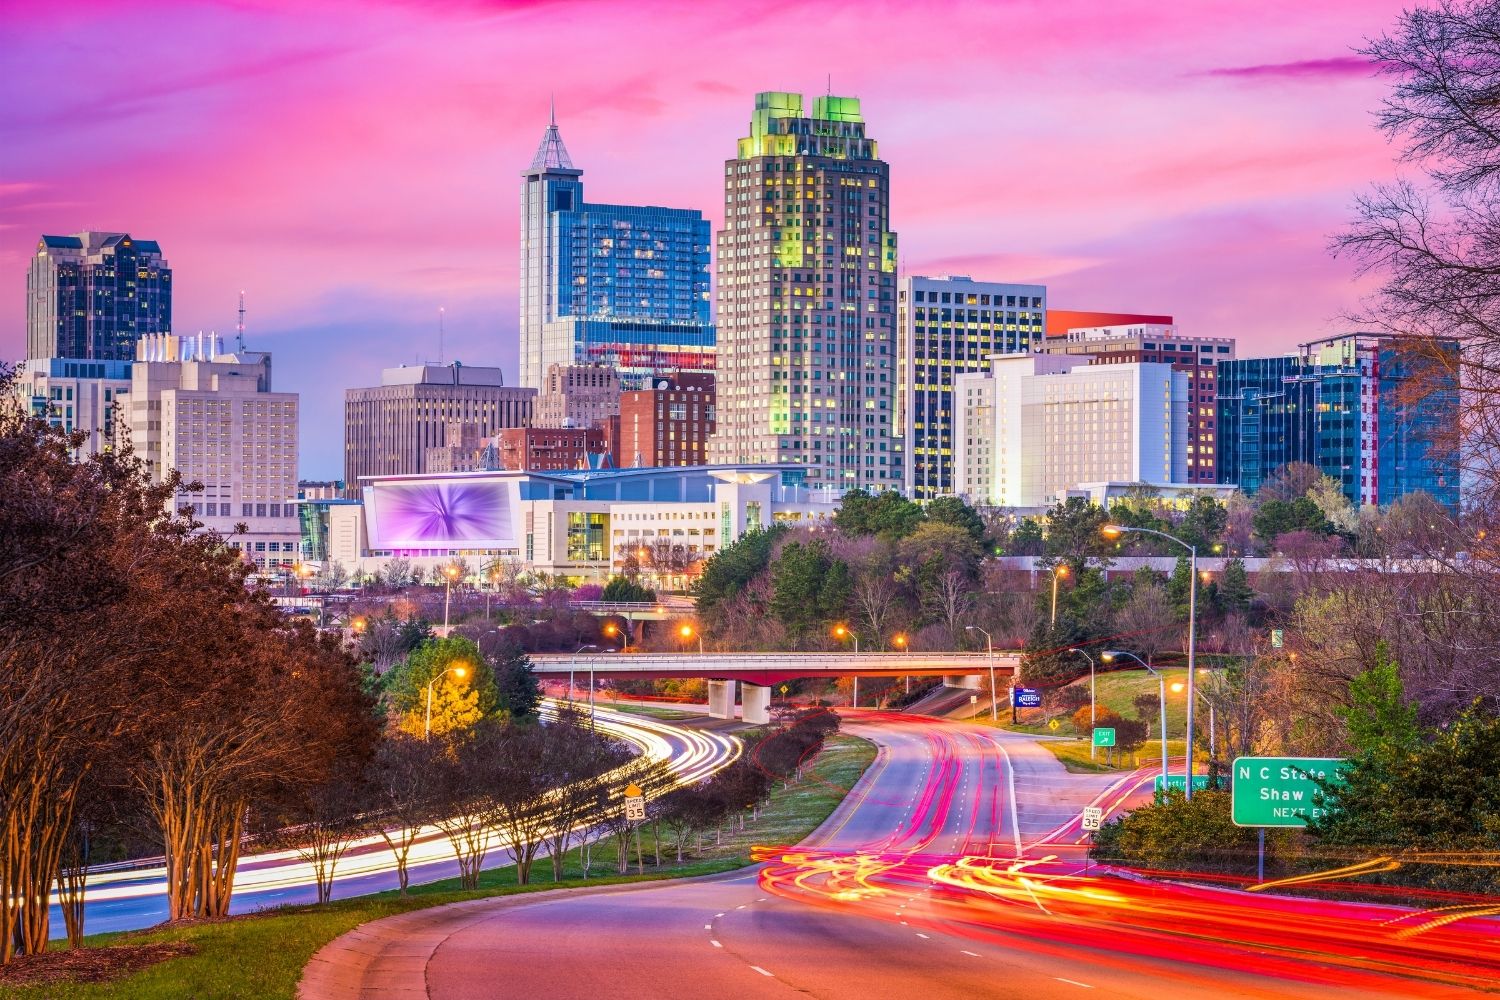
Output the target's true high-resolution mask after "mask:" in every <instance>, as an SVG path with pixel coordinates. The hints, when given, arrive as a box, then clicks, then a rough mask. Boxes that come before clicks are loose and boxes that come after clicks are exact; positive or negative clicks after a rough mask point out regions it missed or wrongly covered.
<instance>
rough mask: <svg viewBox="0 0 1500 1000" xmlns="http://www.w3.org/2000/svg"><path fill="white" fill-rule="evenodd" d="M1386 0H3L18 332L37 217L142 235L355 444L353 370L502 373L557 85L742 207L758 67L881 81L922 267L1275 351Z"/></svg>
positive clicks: (645, 149) (1336, 212)
mask: <svg viewBox="0 0 1500 1000" xmlns="http://www.w3.org/2000/svg"><path fill="white" fill-rule="evenodd" d="M1402 6H1403V4H1402V3H1400V2H1396V0H1320V2H1317V3H1308V2H1307V0H1297V2H1285V0H1246V2H1238V3H1222V2H1199V3H1194V2H1187V3H1162V2H1160V0H1154V2H1137V0H1107V2H1106V0H1100V2H1094V3H1085V2H1071V0H1035V2H1029V0H1028V2H995V3H967V4H951V5H949V4H936V3H933V4H921V3H911V2H908V3H876V2H869V0H864V2H858V3H855V2H847V3H846V2H828V3H816V4H812V3H776V2H769V0H768V2H760V3H743V2H735V3H718V2H710V0H702V2H697V3H673V2H640V3H629V4H625V3H605V2H598V0H595V2H586V0H572V2H570V0H553V2H545V0H543V2H514V3H504V2H495V3H486V2H481V0H472V2H459V0H455V2H451V3H442V2H421V0H410V2H380V0H362V2H358V3H353V2H351V3H326V2H319V0H303V2H287V3H279V2H269V0H266V2H261V0H239V2H226V3H218V4H214V3H185V2H176V0H152V2H150V3H134V2H131V0H108V2H103V3H94V4H70V5H66V6H63V5H60V4H56V3H28V2H21V0H0V18H3V21H4V23H5V30H4V31H3V32H0V66H3V67H4V71H5V76H6V82H7V87H6V89H7V94H8V99H7V100H6V101H5V102H3V103H0V150H3V152H0V288H6V289H9V291H8V293H6V294H5V295H4V296H3V299H0V301H3V302H4V303H5V304H6V305H5V307H4V309H3V310H0V357H7V358H19V357H21V356H22V355H23V354H24V351H25V297H24V292H25V283H26V268H27V261H28V258H29V256H30V254H31V252H32V249H33V246H34V244H35V242H36V239H37V237H38V236H39V235H40V234H41V233H44V232H46V233H73V232H77V231H79V230H81V229H84V228H97V229H113V230H123V231H128V232H131V233H133V234H134V235H135V236H137V237H141V238H147V239H156V240H159V241H160V242H161V245H162V248H163V251H164V252H165V254H166V256H167V258H168V260H169V261H170V263H171V265H172V268H173V270H174V279H173V282H174V285H175V286H176V290H175V294H174V311H175V325H176V332H178V333H193V332H197V331H198V330H212V329H217V330H218V331H219V332H220V333H221V334H225V335H226V336H228V335H232V333H233V327H234V323H235V307H236V300H237V297H238V294H239V292H240V290H241V289H244V290H245V292H246V297H247V301H248V306H249V315H248V328H249V337H248V341H249V345H250V346H251V347H252V348H255V349H262V350H270V351H272V352H274V355H275V370H276V387H277V388H278V389H284V390H293V391H297V392H300V393H301V394H302V413H303V418H302V453H303V462H302V469H301V473H302V475H303V477H304V478H334V477H337V476H339V475H341V474H342V425H343V418H342V412H343V390H344V388H346V387H348V386H354V385H368V384H375V383H376V382H378V379H379V371H380V369H381V368H382V367H387V366H394V365H396V364H399V363H401V362H403V361H406V362H410V361H412V360H414V359H416V358H418V357H421V358H424V359H427V358H433V359H435V358H436V356H437V353H438V346H437V335H436V330H437V314H438V308H439V307H440V306H441V307H444V309H445V310H446V313H445V315H446V327H447V357H448V359H449V360H452V359H453V358H458V359H460V360H462V361H464V362H465V363H467V364H496V363H498V364H500V365H501V366H502V367H504V369H505V371H506V376H507V379H508V380H509V379H512V378H513V377H514V373H515V371H516V326H517V316H516V279H517V268H518V264H517V242H518V235H517V201H518V191H519V184H520V177H519V173H520V171H521V169H522V168H523V167H525V166H526V164H527V163H528V162H529V161H530V159H531V156H532V153H533V151H534V150H535V148H536V145H537V142H538V140H539V139H540V137H541V133H542V130H543V128H544V127H545V125H546V122H547V104H548V98H549V95H550V94H554V93H555V95H556V101H557V115H558V122H559V124H560V126H561V129H562V135H563V138H564V140H565V142H566V143H567V145H568V149H569V151H570V152H571V154H572V157H573V160H574V162H575V164H576V165H577V166H579V167H581V168H583V170H584V171H585V173H584V184H585V191H586V196H587V198H588V199H589V200H590V201H599V202H630V203H644V204H660V205H670V206H674V207H688V208H697V209H701V210H703V211H704V212H705V213H706V214H708V215H709V216H710V217H711V218H713V219H715V220H716V223H717V220H718V219H719V217H720V215H721V202H722V198H723V194H722V190H721V173H722V163H723V161H724V159H725V158H727V157H729V156H731V155H733V152H734V146H735V139H736V138H737V137H738V136H740V135H742V134H743V133H744V131H745V129H746V125H747V122H748V120H749V117H750V111H751V106H752V101H753V95H754V93H755V92H756V91H758V90H793V91H803V92H807V93H818V92H822V91H823V90H824V89H825V88H826V87H827V86H828V79H829V77H830V76H831V78H832V87H833V92H834V93H837V94H846V95H852V96H857V97H860V98H861V99H862V100H863V103H864V113H865V119H866V121H867V122H868V129H869V133H870V134H871V135H872V136H873V137H874V138H876V139H877V140H879V142H880V149H881V154H882V156H883V157H884V158H885V159H886V160H887V161H888V162H889V163H890V164H891V177H892V186H893V191H894V194H893V205H892V220H893V225H894V227H895V228H896V230H897V232H898V233H899V234H900V247H901V258H902V268H903V271H905V272H907V273H925V274H937V273H960V274H970V275H972V276H974V277H976V278H982V279H989V280H997V281H1040V282H1045V283H1046V284H1047V285H1048V286H1049V293H1050V298H1051V302H1052V304H1053V305H1055V306H1057V307H1060V308H1077V309H1110V310H1119V311H1139V312H1154V313H1172V314H1174V315H1175V316H1176V317H1177V319H1178V321H1179V323H1180V324H1181V325H1182V327H1183V329H1184V330H1185V332H1188V333H1194V334H1205V335H1213V336H1233V337H1236V338H1238V339H1239V342H1240V352H1241V354H1242V355H1245V354H1257V353H1275V352H1279V351H1282V350H1285V349H1287V348H1289V347H1291V346H1292V345H1294V344H1296V343H1297V342H1299V341H1302V340H1307V339H1311V338H1314V337H1318V336H1326V335H1327V334H1329V333H1332V332H1334V331H1337V330H1339V329H1342V328H1343V326H1344V324H1342V322H1341V321H1340V316H1341V314H1342V312H1343V311H1345V310H1347V309H1350V308H1352V307H1353V306H1354V305H1355V303H1356V301H1357V298H1358V294H1359V287H1358V286H1357V285H1356V284H1355V283H1354V282H1353V280H1352V274H1351V271H1350V269H1349V267H1348V265H1347V264H1345V263H1344V262H1342V261H1338V260H1335V259H1333V258H1331V257H1330V256H1329V255H1328V253H1327V251H1326V246H1327V240H1328V236H1329V234H1330V233H1331V232H1332V231H1334V230H1336V229H1337V228H1338V227H1339V225H1340V224H1341V222H1342V220H1343V219H1345V218H1346V216H1347V214H1348V211H1349V205H1350V203H1351V201H1352V198H1353V196H1354V195H1355V193H1356V192H1357V191H1359V190H1360V189H1362V188H1363V187H1365V186H1366V185H1367V184H1368V183H1370V182H1371V181H1374V180H1379V179H1384V178H1388V177H1390V176H1392V175H1393V174H1394V173H1395V170H1396V167H1395V165H1394V164H1393V162H1392V154H1391V150H1390V149H1389V147H1388V146H1387V145H1386V143H1385V141H1384V140H1383V139H1382V137H1381V136H1380V135H1379V134H1377V133H1376V132H1375V131H1374V129H1373V127H1372V117H1371V112H1372V111H1373V110H1374V109H1375V108H1376V106H1377V104H1378V102H1379V100H1380V98H1381V96H1382V94H1383V92H1384V89H1385V84H1384V83H1383V82H1382V81H1381V80H1380V79H1378V78H1376V77H1374V76H1373V75H1372V72H1371V69H1370V67H1369V66H1368V65H1366V64H1364V63H1362V62H1361V61H1360V60H1359V59H1357V58H1356V57H1354V56H1353V54H1352V51H1351V50H1352V49H1353V48H1354V47H1355V46H1357V45H1358V44H1360V42H1361V41H1362V40H1363V39H1364V38H1365V37H1367V36H1369V35H1372V34H1375V33H1378V32H1381V31H1383V30H1385V29H1387V28H1388V27H1389V26H1391V25H1392V23H1393V22H1394V19H1395V16H1396V14H1397V13H1398V12H1399V10H1400V9H1401V7H1402Z"/></svg>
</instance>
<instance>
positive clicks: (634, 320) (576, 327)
mask: <svg viewBox="0 0 1500 1000" xmlns="http://www.w3.org/2000/svg"><path fill="white" fill-rule="evenodd" d="M521 177H522V182H521V385H522V386H525V387H528V388H533V389H541V388H543V383H544V381H545V379H546V373H547V369H548V367H549V366H551V365H563V366H570V365H593V364H602V365H607V366H609V367H611V368H615V369H617V370H618V371H619V372H620V381H621V384H622V386H623V387H625V388H627V389H631V388H644V387H645V386H646V385H648V384H650V381H651V379H652V377H653V376H656V375H663V374H669V373H673V372H679V371H712V370H713V367H714V327H713V322H712V318H711V314H710V307H711V303H710V301H709V271H708V266H709V237H710V233H711V230H710V227H709V223H708V220H706V219H705V218H704V217H703V213H701V212H698V211H695V210H693V209H685V208H658V207H655V206H640V205H596V204H589V203H587V202H585V201H584V200H583V171H582V170H580V169H578V168H577V167H575V166H574V165H573V160H572V158H571V157H569V156H568V148H567V146H565V145H564V144H563V140H562V134H561V132H559V130H558V127H557V118H556V115H555V114H554V115H553V117H552V120H551V121H550V122H549V123H548V125H547V130H546V132H544V133H543V134H542V142H541V145H540V146H538V147H537V151H536V156H535V157H533V158H532V161H531V166H529V167H527V168H526V170H525V171H524V172H523V173H522V174H521Z"/></svg>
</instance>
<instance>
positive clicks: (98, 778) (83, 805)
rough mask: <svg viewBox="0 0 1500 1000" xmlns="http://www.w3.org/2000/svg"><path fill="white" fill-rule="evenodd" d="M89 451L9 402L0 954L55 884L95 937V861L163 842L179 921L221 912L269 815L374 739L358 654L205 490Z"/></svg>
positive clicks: (45, 929)
mask: <svg viewBox="0 0 1500 1000" xmlns="http://www.w3.org/2000/svg"><path fill="white" fill-rule="evenodd" d="M9 381H10V379H9V377H4V378H0V397H4V396H8V395H9V394H10V385H9ZM82 444H83V439H82V437H81V436H79V435H68V434H64V433H63V432H61V431H59V430H56V429H53V428H51V427H48V426H47V425H46V424H45V423H44V422H42V421H38V420H35V419H33V418H32V417H30V416H29V415H28V414H26V413H24V412H21V411H20V410H19V409H17V408H12V407H4V406H0V497H3V502H0V963H4V962H9V961H10V960H11V959H12V958H14V957H15V956H17V955H20V954H31V953H35V952H40V951H42V950H44V949H45V948H46V945H47V940H48V937H49V936H50V926H49V920H48V895H49V893H50V892H51V891H53V890H54V889H55V890H57V891H58V892H59V893H60V894H61V898H62V900H63V904H64V905H63V915H64V919H65V921H66V924H67V934H68V937H69V939H70V941H72V942H73V943H74V944H75V945H76V944H78V943H79V941H80V940H81V937H82V934H83V907H82V898H83V893H84V890H85V888H86V883H87V871H88V867H89V865H90V864H91V863H94V862H96V861H98V860H101V859H109V858H113V857H117V856H120V855H122V854H125V853H126V852H127V851H130V850H132V849H139V848H141V847H143V846H147V845H150V844H151V843H152V842H153V841H154V843H155V845H157V847H158V849H159V850H160V852H161V853H162V854H164V855H165V859H166V867H167V886H166V894H167V900H168V912H169V915H170V916H171V918H173V919H178V918H183V917H191V916H199V917H202V916H221V915H223V914H224V913H226V912H227V909H228V906H229V900H230V897H231V894H232V892H233V888H234V879H235V873H236V869H237V864H238V860H239V850H240V845H241V844H242V842H243V836H242V834H243V832H244V830H245V828H246V825H247V823H249V822H251V821H252V817H254V816H256V815H258V814H259V813H260V812H261V811H262V810H264V809H265V808H267V806H268V805H269V804H271V803H274V802H278V801H280V800H282V799H284V798H286V797H290V796H296V795H299V794H301V793H303V792H304V791H305V790H306V789H309V788H312V787H315V786H318V785H320V784H321V783H323V782H325V781H327V780H328V778H329V776H330V774H331V773H333V771H334V770H335V769H336V768H337V767H338V766H340V765H341V764H342V763H343V762H347V761H357V760H361V759H364V758H366V757H368V756H369V754H370V753H371V752H372V751H373V749H374V746H375V740H376V732H377V730H376V723H375V720H374V717H373V715H372V713H371V711H370V700H369V698H368V696H367V695H366V694H365V693H364V691H363V690H362V685H361V679H360V674H359V671H358V670H357V669H356V667H355V663H354V661H353V659H352V658H351V657H349V656H348V655H347V654H346V653H345V652H344V651H343V650H342V649H341V648H340V646H339V643H338V642H337V641H335V640H333V639H331V638H322V637H319V636H318V635H316V634H315V633H314V631H313V630H312V629H311V628H310V627H308V626H306V625H302V624H294V623H290V622H288V621H287V620H286V619H285V618H284V617H283V616H282V615H281V614H280V613H279V612H278V611H277V609H276V608H275V607H273V606H272V605H271V604H270V602H269V601H268V600H266V599H265V597H264V596H262V595H261V594H259V593H257V592H255V591H252V590H250V589H248V588H247V587H246V573H247V566H246V564H244V563H243V562H241V561H240V559H239V557H238V555H237V554H236V553H235V552H234V551H233V550H232V549H230V548H228V547H227V546H226V545H225V544H224V543H223V540H222V539H221V538H219V537H217V536H215V535H214V534H212V533H200V532H198V531H197V530H196V529H197V528H199V525H197V524H196V523H194V522H193V521H192V520H191V519H190V517H189V516H188V515H187V514H186V513H173V512H172V511H173V509H174V507H175V506H176V505H177V504H178V503H179V502H180V501H181V500H182V497H183V495H184V494H185V493H186V492H187V491H188V485H187V484H183V483H182V482H181V481H180V480H179V479H177V478H176V477H175V476H168V477H167V479H166V480H165V481H164V482H162V483H160V484H153V483H152V482H151V481H150V478H149V475H148V473H147V470H146V469H145V468H143V466H142V465H141V464H140V463H139V462H138V461H136V460H135V459H134V458H132V456H131V455H130V454H129V453H128V452H113V453H107V454H104V455H100V456H96V457H93V458H90V459H87V460H84V461H74V460H73V458H72V457H71V455H72V452H73V451H74V450H75V449H77V448H79V447H81V446H82Z"/></svg>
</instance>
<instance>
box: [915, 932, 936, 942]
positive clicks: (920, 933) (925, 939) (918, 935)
mask: <svg viewBox="0 0 1500 1000" xmlns="http://www.w3.org/2000/svg"><path fill="white" fill-rule="evenodd" d="M917 937H919V938H922V939H923V940H924V941H931V940H932V938H930V937H928V936H927V935H926V934H923V933H922V932H921V931H917Z"/></svg>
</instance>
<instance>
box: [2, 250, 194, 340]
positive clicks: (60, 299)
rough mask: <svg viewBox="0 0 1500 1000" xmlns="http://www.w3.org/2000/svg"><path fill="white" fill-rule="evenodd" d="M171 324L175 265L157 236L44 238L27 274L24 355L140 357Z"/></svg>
mask: <svg viewBox="0 0 1500 1000" xmlns="http://www.w3.org/2000/svg"><path fill="white" fill-rule="evenodd" d="M171 329H172V269H171V268H170V267H168V266H167V262H166V261H165V260H164V259H163V258H162V254H161V247H160V246H159V245H158V244H157V242H156V241H155V240H137V239H132V238H131V236H130V234H129V233H105V232H82V233H78V234H77V235H75V236H43V237H42V238H41V239H40V240H39V241H38V242H37V246H36V253H35V254H34V255H33V256H32V258H31V269H30V271H29V272H28V274H27V276H26V357H27V358H53V357H62V358H81V359H87V360H122V361H133V360H134V359H135V343H136V341H137V340H139V339H140V338H141V337H143V336H145V335H147V334H153V333H169V332H170V331H171Z"/></svg>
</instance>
